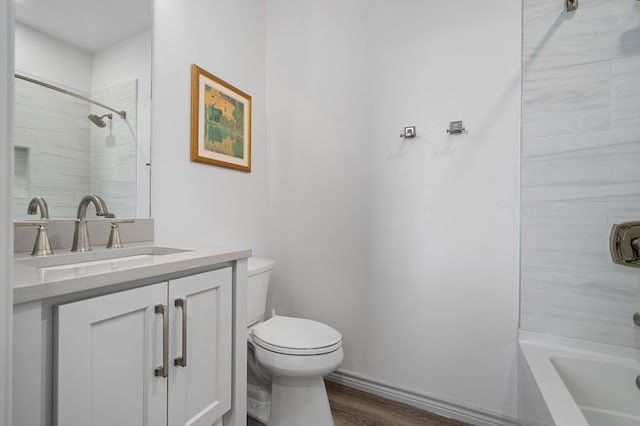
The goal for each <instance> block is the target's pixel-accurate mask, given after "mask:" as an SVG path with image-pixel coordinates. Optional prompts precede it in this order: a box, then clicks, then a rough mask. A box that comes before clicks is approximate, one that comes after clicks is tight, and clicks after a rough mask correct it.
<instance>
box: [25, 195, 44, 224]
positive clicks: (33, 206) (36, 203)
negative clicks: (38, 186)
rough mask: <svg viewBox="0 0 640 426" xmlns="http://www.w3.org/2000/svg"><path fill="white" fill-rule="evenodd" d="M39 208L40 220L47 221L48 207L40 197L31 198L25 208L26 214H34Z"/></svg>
mask: <svg viewBox="0 0 640 426" xmlns="http://www.w3.org/2000/svg"><path fill="white" fill-rule="evenodd" d="M38 208H40V219H49V206H47V202H46V201H45V200H44V198H42V197H33V198H32V199H31V201H30V202H29V207H27V213H29V214H36V213H38Z"/></svg>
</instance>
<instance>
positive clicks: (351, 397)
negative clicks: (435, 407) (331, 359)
mask: <svg viewBox="0 0 640 426" xmlns="http://www.w3.org/2000/svg"><path fill="white" fill-rule="evenodd" d="M325 383H326V386H327V395H328V396H329V404H330V405H331V413H332V414H333V421H334V422H335V426H351V425H357V426H466V423H462V422H459V421H457V420H452V419H449V418H447V417H442V416H438V415H436V414H433V413H429V412H427V411H422V410H418V409H417V408H414V407H411V406H409V405H405V404H401V403H399V402H395V401H390V400H388V399H384V398H381V397H379V396H376V395H371V394H369V393H366V392H362V391H359V390H356V389H352V388H348V387H345V386H341V385H338V384H336V383H333V382H325ZM259 425H260V423H258V422H256V421H255V420H252V419H248V421H247V426H259ZM300 426H304V425H300Z"/></svg>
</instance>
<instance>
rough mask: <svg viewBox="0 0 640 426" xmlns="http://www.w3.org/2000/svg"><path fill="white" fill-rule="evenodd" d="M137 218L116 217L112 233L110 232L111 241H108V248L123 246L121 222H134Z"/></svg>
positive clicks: (113, 221)
mask: <svg viewBox="0 0 640 426" xmlns="http://www.w3.org/2000/svg"><path fill="white" fill-rule="evenodd" d="M134 222H135V219H114V220H112V221H111V233H110V234H109V241H108V242H107V248H108V249H115V248H122V247H124V245H123V244H122V239H121V238H120V231H119V228H120V224H121V223H134Z"/></svg>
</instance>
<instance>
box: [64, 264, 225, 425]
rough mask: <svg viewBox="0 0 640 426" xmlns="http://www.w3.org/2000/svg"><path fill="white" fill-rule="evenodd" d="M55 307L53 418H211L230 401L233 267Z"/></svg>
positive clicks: (90, 421) (176, 421) (172, 421)
mask: <svg viewBox="0 0 640 426" xmlns="http://www.w3.org/2000/svg"><path fill="white" fill-rule="evenodd" d="M54 309H55V311H54V312H55V314H54V318H55V327H54V330H55V333H54V380H53V382H54V383H53V384H54V395H55V397H54V401H53V415H54V418H55V419H56V420H57V421H56V423H55V424H57V425H64V426H74V425H78V426H102V425H104V426H106V425H148V426H159V425H169V426H178V425H187V424H188V425H212V424H214V423H215V422H216V421H218V420H220V419H221V418H222V416H223V415H224V414H225V413H226V412H227V411H229V410H230V408H231V398H232V395H231V392H232V377H231V372H232V359H231V357H232V270H231V268H229V267H228V268H223V269H218V270H214V271H209V272H204V273H199V274H196V275H190V276H186V277H182V278H177V279H175V280H171V281H167V282H162V283H159V284H152V285H147V286H144V287H139V288H134V289H131V290H124V291H120V292H117V293H111V294H106V295H103V296H98V297H94V298H91V299H85V300H80V301H77V302H72V303H66V304H61V305H57V306H55V308H54Z"/></svg>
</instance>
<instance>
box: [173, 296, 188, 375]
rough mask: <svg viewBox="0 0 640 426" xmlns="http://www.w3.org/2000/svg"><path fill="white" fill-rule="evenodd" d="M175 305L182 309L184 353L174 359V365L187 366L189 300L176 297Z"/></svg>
mask: <svg viewBox="0 0 640 426" xmlns="http://www.w3.org/2000/svg"><path fill="white" fill-rule="evenodd" d="M174 303H175V306H176V307H177V308H181V309H182V355H180V356H179V357H177V358H175V359H174V360H173V364H174V365H178V366H180V367H186V366H187V300H186V299H176V300H175V302H174Z"/></svg>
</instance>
